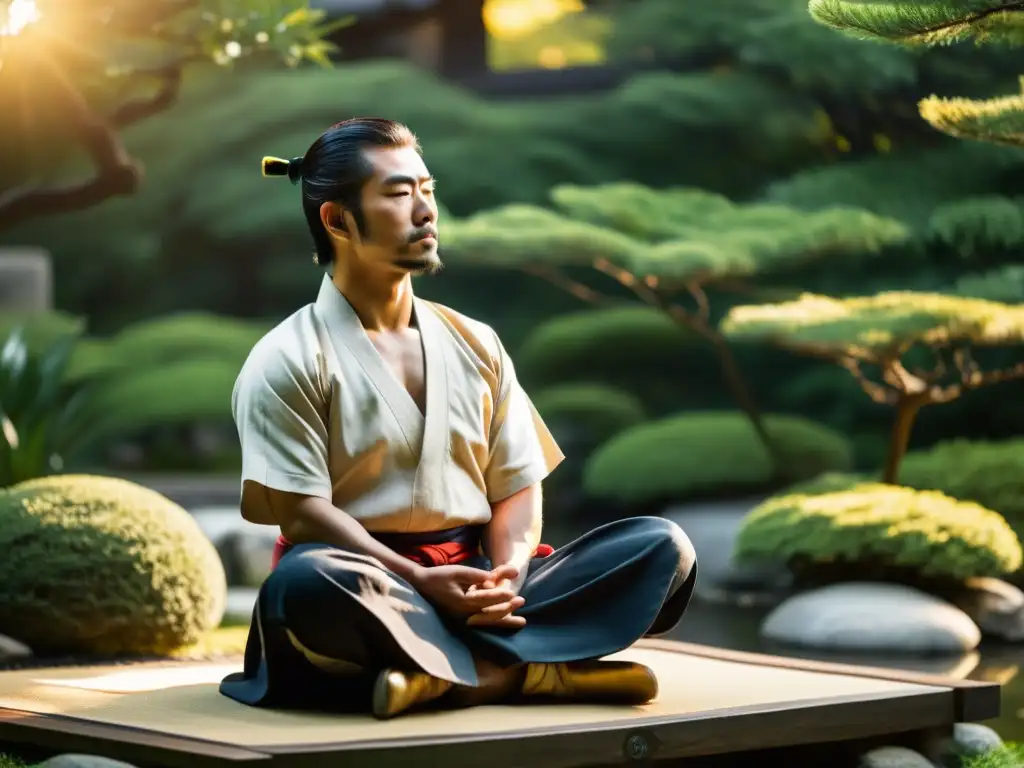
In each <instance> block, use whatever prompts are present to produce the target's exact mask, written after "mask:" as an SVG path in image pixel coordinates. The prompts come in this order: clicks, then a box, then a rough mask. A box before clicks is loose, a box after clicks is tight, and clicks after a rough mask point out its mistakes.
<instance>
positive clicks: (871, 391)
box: [837, 357, 902, 406]
mask: <svg viewBox="0 0 1024 768" xmlns="http://www.w3.org/2000/svg"><path fill="white" fill-rule="evenodd" d="M837 362H838V363H839V365H841V366H842V367H843V368H845V369H846V370H847V371H849V372H850V373H851V374H852V375H853V377H854V378H855V379H856V380H857V383H858V384H860V388H861V389H863V390H864V392H865V393H866V394H867V396H868V397H870V398H871V399H872V400H873V401H874V402H876V403H878V404H879V405H891V406H895V405H898V404H899V402H900V397H901V395H902V392H901V391H900V390H899V389H894V388H892V385H891V384H890V385H889V386H886V385H885V384H881V383H879V382H877V381H872V380H871V379H870V378H868V376H867V374H866V373H864V370H863V369H862V368H861V363H860V361H859V360H856V359H854V358H852V357H842V358H840V359H839V360H838V361H837ZM882 370H883V378H884V375H885V374H884V372H885V370H886V368H885V367H884V366H883V368H882Z"/></svg>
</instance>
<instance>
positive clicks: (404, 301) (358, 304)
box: [332, 269, 413, 331]
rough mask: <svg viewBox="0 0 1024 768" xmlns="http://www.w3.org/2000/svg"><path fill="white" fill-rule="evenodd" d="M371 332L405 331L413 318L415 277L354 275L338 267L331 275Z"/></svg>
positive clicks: (406, 275) (364, 325)
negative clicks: (413, 285)
mask: <svg viewBox="0 0 1024 768" xmlns="http://www.w3.org/2000/svg"><path fill="white" fill-rule="evenodd" d="M332 280H333V282H334V285H335V286H336V287H337V288H338V290H339V291H341V295H342V296H344V297H345V298H346V299H348V303H349V304H351V305H352V308H353V309H354V310H355V313H356V314H357V315H358V316H359V320H360V322H361V323H362V324H363V327H364V328H365V329H366V330H368V331H402V330H405V329H406V328H408V327H409V326H410V324H411V320H412V307H413V304H412V300H413V292H412V276H411V275H408V274H405V275H401V276H398V277H397V278H396V277H395V276H393V275H374V276H372V277H371V276H370V275H366V274H359V275H354V274H352V273H351V272H350V271H348V270H343V269H335V271H334V275H333V277H332Z"/></svg>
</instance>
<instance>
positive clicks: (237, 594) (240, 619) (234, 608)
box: [222, 587, 260, 624]
mask: <svg viewBox="0 0 1024 768" xmlns="http://www.w3.org/2000/svg"><path fill="white" fill-rule="evenodd" d="M259 594H260V591H259V589H257V588H256V587H230V588H229V589H228V597H227V602H226V604H225V606H224V618H223V619H222V622H224V623H231V624H248V623H249V622H250V621H252V609H253V608H254V607H255V606H256V598H257V597H258V596H259Z"/></svg>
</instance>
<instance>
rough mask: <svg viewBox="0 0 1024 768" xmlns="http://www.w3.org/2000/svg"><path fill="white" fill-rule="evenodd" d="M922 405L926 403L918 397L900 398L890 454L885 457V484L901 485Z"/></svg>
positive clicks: (893, 427)
mask: <svg viewBox="0 0 1024 768" xmlns="http://www.w3.org/2000/svg"><path fill="white" fill-rule="evenodd" d="M922 405H924V402H923V401H922V400H921V399H920V398H918V397H908V396H906V395H902V396H900V401H899V403H898V404H897V405H896V419H895V421H894V422H893V425H892V433H891V436H890V438H889V453H888V455H887V456H886V457H885V472H884V474H883V475H882V482H883V483H889V484H891V485H899V474H900V464H901V463H902V462H903V456H904V455H905V454H906V452H907V445H909V443H910V432H911V430H912V429H913V428H914V421H915V420H916V419H917V413H918V411H920V410H921V406H922Z"/></svg>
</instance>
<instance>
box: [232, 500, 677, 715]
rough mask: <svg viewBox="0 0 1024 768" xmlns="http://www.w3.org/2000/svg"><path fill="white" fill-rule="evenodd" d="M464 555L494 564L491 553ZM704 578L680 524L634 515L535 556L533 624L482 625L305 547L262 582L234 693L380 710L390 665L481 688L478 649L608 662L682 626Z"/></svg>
mask: <svg viewBox="0 0 1024 768" xmlns="http://www.w3.org/2000/svg"><path fill="white" fill-rule="evenodd" d="M462 565H467V566H471V567H478V568H485V569H486V568H489V567H490V563H489V562H487V560H486V559H485V558H484V557H483V556H482V555H481V556H479V557H477V558H474V559H472V560H469V561H466V562H464V563H462ZM696 578H697V563H696V554H695V553H694V550H693V547H692V545H691V544H690V541H689V539H688V538H687V537H686V535H685V534H684V533H683V531H682V530H681V529H680V528H679V526H677V525H676V524H675V523H672V522H670V521H668V520H665V519H662V518H658V517H635V518H628V519H625V520H620V521H616V522H613V523H609V524H607V525H603V526H601V527H599V528H596V529H594V530H592V531H590V532H589V533H587V534H585V535H583V536H581V537H580V538H578V539H576V540H575V541H573V542H571V543H569V544H567V545H566V546H564V547H562V548H560V549H557V550H555V551H554V553H553V554H550V555H548V556H547V557H535V558H534V559H533V560H532V561H531V562H530V564H529V566H528V573H527V576H526V578H525V581H524V582H523V585H522V587H521V589H520V594H521V595H522V596H523V598H524V599H525V600H526V604H525V605H524V606H523V607H522V608H520V609H519V610H518V611H517V612H516V613H517V614H518V615H520V616H522V617H524V618H525V619H526V626H524V627H522V628H520V629H514V630H507V629H505V630H502V629H493V628H486V627H480V628H477V627H470V626H467V625H466V624H465V622H464V620H460V619H457V618H453V617H448V616H446V615H443V614H441V613H440V612H439V611H437V610H436V609H435V608H434V606H433V605H432V604H431V603H429V602H428V601H427V600H426V599H425V598H424V597H423V596H422V595H420V594H418V593H417V592H416V590H414V589H413V588H412V587H411V586H410V585H409V583H408V582H407V581H405V580H404V579H403V578H401V577H400V576H398V575H396V574H394V573H392V572H391V571H389V570H387V569H386V568H384V567H383V565H382V564H381V563H380V561H378V560H376V559H375V558H372V557H368V556H367V555H364V554H361V553H358V552H353V551H349V550H346V549H342V548H339V547H333V546H328V545H324V544H300V545H297V546H295V547H293V548H292V549H291V550H290V551H289V552H288V553H287V554H285V555H284V557H283V558H282V559H281V561H280V562H279V564H278V566H277V568H275V570H274V571H273V572H272V573H271V574H270V575H269V576H268V577H267V579H266V580H265V581H264V583H263V585H262V586H261V588H260V590H259V596H258V598H257V602H256V606H255V608H254V610H253V620H252V625H251V627H250V630H249V638H248V643H247V645H246V650H245V659H244V666H243V671H242V672H240V673H236V674H232V675H229V676H228V677H227V678H225V679H224V680H223V681H222V683H221V686H220V691H221V693H223V694H224V695H225V696H228V697H230V698H232V699H234V700H236V701H239V702H242V703H244V704H249V705H252V706H260V707H270V708H280V709H317V710H330V711H340V712H359V711H367V712H368V711H369V709H370V701H371V695H372V690H373V683H374V680H375V678H376V676H377V674H378V673H379V672H380V671H381V670H383V669H386V668H398V669H402V670H407V671H408V670H422V671H424V672H427V673H428V674H431V675H433V676H435V677H438V678H441V679H443V680H449V681H451V682H453V683H457V684H461V685H467V686H475V685H477V676H476V669H475V664H474V657H475V656H479V657H482V658H485V659H487V660H490V661H492V662H495V663H498V664H502V665H512V664H518V663H523V662H566V661H582V660H587V659H597V658H600V657H603V656H607V655H609V654H612V653H616V652H618V651H621V650H624V649H626V648H628V647H629V646H630V645H632V644H633V643H634V642H636V641H637V640H638V639H640V638H642V637H650V636H655V635H661V634H664V633H665V632H667V631H669V630H670V629H672V628H673V627H674V626H675V625H676V624H678V622H679V620H680V619H681V618H682V616H683V613H684V611H685V610H686V606H687V604H688V603H689V601H690V597H691V595H692V594H693V587H694V584H695V582H696Z"/></svg>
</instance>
